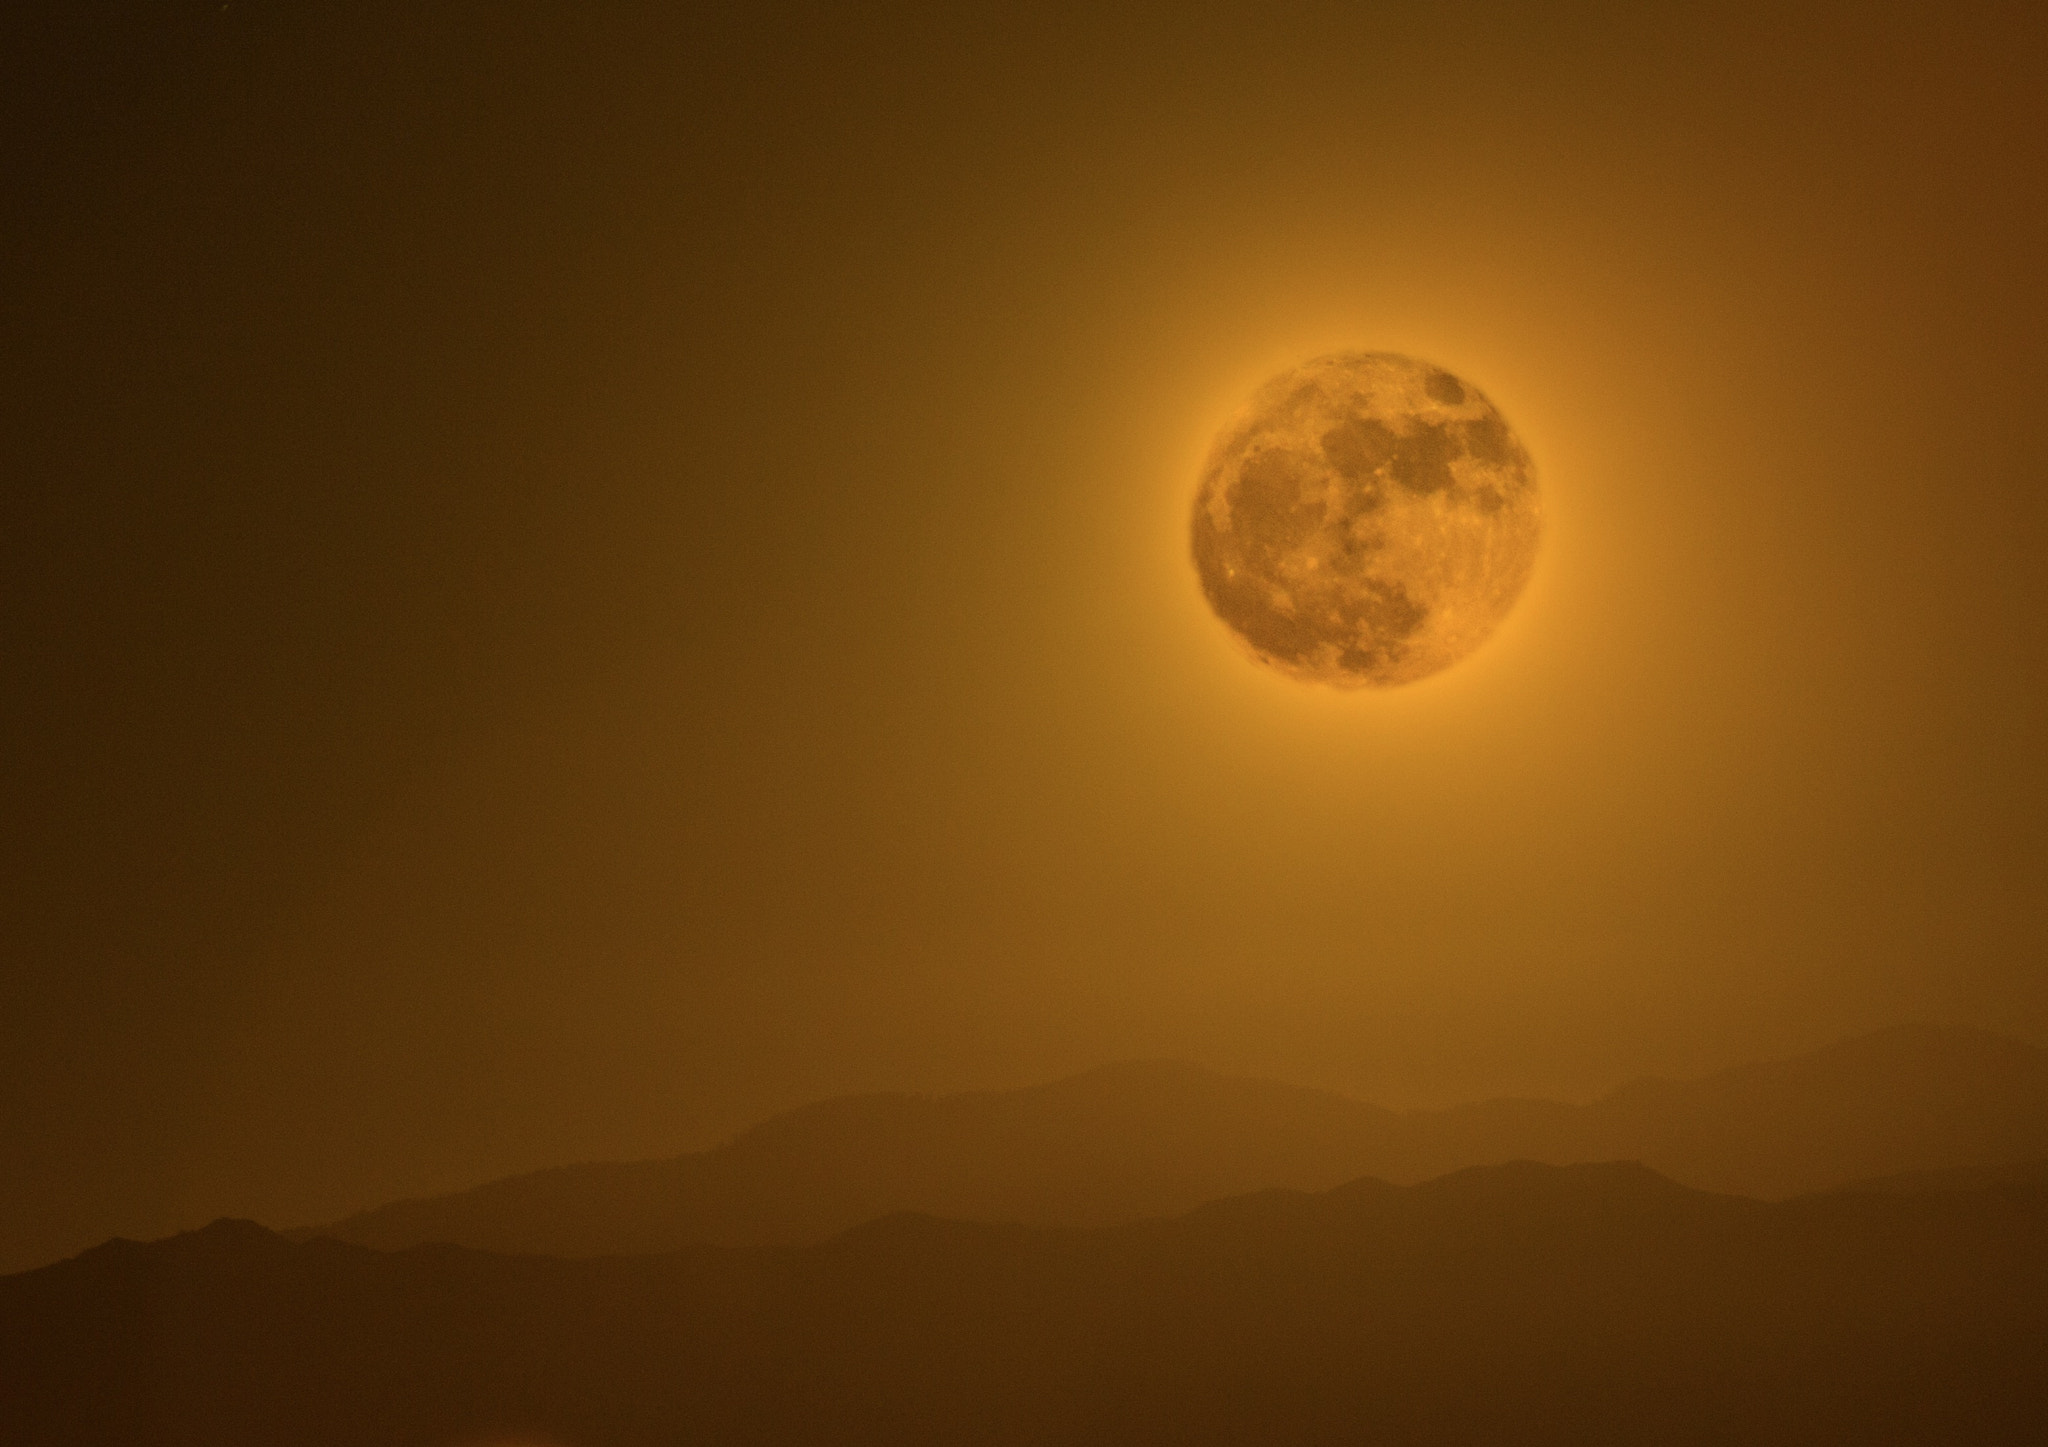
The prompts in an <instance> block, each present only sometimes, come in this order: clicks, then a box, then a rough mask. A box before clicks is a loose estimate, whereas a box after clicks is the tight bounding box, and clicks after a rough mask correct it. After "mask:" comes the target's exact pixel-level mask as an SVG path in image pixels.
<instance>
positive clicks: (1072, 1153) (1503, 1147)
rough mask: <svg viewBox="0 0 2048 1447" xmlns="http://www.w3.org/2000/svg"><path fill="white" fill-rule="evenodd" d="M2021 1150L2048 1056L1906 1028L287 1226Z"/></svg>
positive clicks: (1006, 1102)
mask: <svg viewBox="0 0 2048 1447" xmlns="http://www.w3.org/2000/svg"><path fill="white" fill-rule="evenodd" d="M2042 1157H2048V1051H2043V1050H2040V1049H2037V1048H2035V1047H2033V1046H2030V1045H2026V1044H2022V1043H2020V1042H2018V1041H2014V1040H2007V1039H2003V1038H2001V1037H1999V1036H1995V1035H1989V1034H1984V1033H1981V1032H1977V1031H1969V1030H1954V1029H1937V1028H1933V1027H1927V1026H1904V1027H1899V1028H1895V1029H1891V1030H1885V1031H1881V1032H1879V1033H1877V1034H1873V1035H1866V1036H1863V1037H1860V1038H1858V1039H1854V1040H1849V1041H1845V1042H1842V1043H1840V1044H1837V1045H1834V1046H1831V1047H1828V1048H1826V1049H1823V1050H1820V1051H1816V1052H1814V1053H1812V1054H1809V1055H1804V1056H1800V1057H1798V1058H1796V1059H1791V1060H1784V1061H1776V1062H1771V1063H1768V1064H1761V1065H1749V1066H1743V1067H1739V1068H1736V1069H1732V1070H1725V1071H1721V1072H1719V1073H1718V1074H1714V1075H1709V1076H1706V1077H1704V1078H1702V1079H1697V1080H1689V1081H1666V1080H1645V1081H1639V1082H1636V1083H1635V1084H1632V1085H1628V1086H1624V1087H1622V1088H1621V1089H1619V1090H1616V1091H1614V1092H1612V1093H1611V1094H1609V1095H1607V1096H1605V1097H1602V1098H1601V1099H1599V1100H1596V1101H1593V1102H1591V1103H1590V1104H1585V1105H1567V1104H1561V1103H1558V1102H1552V1101H1532V1100H1496V1101H1489V1102H1485V1103H1482V1104H1475V1105H1465V1106H1458V1107H1454V1108H1451V1109H1447V1110H1422V1111H1405V1112H1397V1111H1392V1110H1386V1109H1382V1108H1380V1107H1377V1106H1372V1105H1367V1104H1364V1103H1362V1102H1359V1101H1355V1100H1349V1099H1346V1098H1345V1097H1343V1096H1339V1095H1334V1094H1331V1093H1329V1092H1327V1091H1319V1090H1310V1089H1305V1088H1301V1087H1297V1086H1289V1085H1281V1084H1277V1083H1274V1082H1272V1081H1263V1080H1247V1079H1239V1078H1234V1077H1230V1076H1223V1075H1217V1074H1213V1073H1211V1072H1208V1071H1205V1070H1201V1069H1198V1068H1197V1067H1194V1066H1191V1065H1181V1064H1173V1063H1140V1064H1127V1065H1117V1066H1110V1067H1106V1068H1104V1069H1100V1070H1094V1071H1090V1072H1088V1073H1087V1074H1084V1075H1079V1076H1075V1077H1073V1078H1071V1079H1067V1080H1062V1081H1058V1082H1056V1083H1053V1084H1050V1085H1042V1086H1034V1087H1031V1088H1028V1089H1022V1090H1007V1091H987V1092H978V1093H971V1094H961V1095H948V1096H939V1097H919V1096H910V1095H871V1096H856V1097H851V1098H846V1099H840V1100H831V1101H825V1102H823V1103H820V1104H817V1105H812V1106H807V1107H804V1108H802V1109H799V1110H795V1111H791V1112H790V1113H788V1114H786V1115H782V1116H778V1117H776V1118H775V1119H773V1120H770V1121H768V1122H766V1123H765V1124H763V1125H760V1126H757V1127H755V1128H754V1129H752V1130H750V1131H747V1132H745V1133H744V1134H742V1135H740V1136H739V1137H737V1138H736V1139H734V1140H732V1141H730V1142H728V1143H726V1144H724V1145H722V1146H719V1147H717V1148H716V1149H713V1150H709V1151H703V1152H700V1153H697V1154H693V1155H686V1156H680V1157H676V1158H673V1159H669V1160H659V1161H640V1162H623V1163H611V1164H592V1165H577V1166H567V1167H562V1168H559V1169H555V1170H547V1171H541V1172H537V1173H534V1174H531V1175H523V1176H516V1177H512V1178H509V1179H506V1180H501V1181H496V1182H493V1183H491V1184H489V1185H484V1186H479V1187H477V1188H475V1189H473V1190H469V1191H464V1192H461V1193H458V1194H455V1195H449V1196H440V1197H434V1198H430V1199H424V1200H414V1201H403V1202H398V1203H396V1204H393V1205H388V1206H383V1207H380V1208H378V1209H376V1210H372V1211H367V1212H364V1213H362V1214H360V1215H356V1216H352V1217H349V1218H348V1219H346V1220H343V1221H339V1222H336V1223H333V1224H331V1225H326V1226H321V1227H311V1228H306V1229H304V1230H301V1231H297V1232H294V1233H292V1234H293V1235H294V1236H295V1237H296V1238H298V1239H306V1238H308V1237H311V1236H314V1235H324V1236H330V1237H333V1238H335V1239H337V1240H345V1241H353V1242H356V1243H358V1244H361V1245H366V1246H375V1247H378V1248H381V1249H386V1250H391V1249H397V1248H400V1247H404V1246H412V1245H418V1244H422V1243H425V1242H436V1241H438V1242H450V1243H455V1244H459V1245H465V1246H472V1247H476V1248H478V1249H482V1250H489V1251H503V1252H525V1253H533V1254H540V1255H558V1256H589V1255H604V1254H613V1253H644V1252H656V1251H665V1250H673V1249H677V1248H681V1247H684V1246H689V1245H700V1244H715V1245H733V1246H740V1245H796V1244H805V1243H814V1242H818V1241H822V1240H824V1239H826V1238H827V1237H830V1236H831V1235H833V1234H834V1233H836V1232H839V1231H843V1230H845V1229H847V1228H849V1227H851V1226H854V1225H857V1224H859V1223H860V1222H863V1221H867V1220H872V1219H874V1218H875V1217H878V1216H882V1215H886V1214H889V1213H891V1212H895V1211H905V1210H909V1211H922V1212H926V1213H929V1214H932V1215H939V1216H946V1217H954V1218H960V1219H966V1220H980V1221H1009V1222H1018V1223H1023V1224H1028V1225H1042V1226H1098V1225H1108V1224H1113V1223H1116V1222H1120V1221H1133V1220H1139V1219H1143V1218H1146V1217H1152V1216H1165V1215H1173V1214H1176V1213H1179V1212H1183V1211H1188V1210H1191V1209H1193V1208H1194V1207H1195V1206H1197V1205H1199V1204H1201V1203H1202V1202H1204V1201H1210V1200H1215V1199H1218V1198H1220V1197H1224V1196H1231V1195H1237V1194H1241V1193H1244V1192H1249V1191H1256V1190H1261V1189H1264V1188H1268V1187H1287V1188H1291V1189H1295V1190H1306V1191H1320V1190H1326V1189H1328V1188H1330V1187H1332V1186H1335V1185H1337V1184H1338V1183H1340V1182H1342V1181H1347V1180H1351V1179H1354V1178H1356V1177H1360V1176H1373V1177H1378V1178H1381V1179H1385V1180H1390V1181H1396V1182H1415V1181H1421V1180H1426V1179H1430V1178H1432V1177H1435V1176H1439V1175H1443V1174H1445V1173H1447V1172H1450V1171H1455V1170H1459V1169H1461V1168H1464V1167H1467V1166H1474V1165H1490V1164H1497V1163H1500V1162H1503V1161H1509V1160H1534V1161H1544V1162H1549V1163H1551V1164H1557V1165H1568V1164H1573V1163H1577V1162H1588V1161H1606V1160H1619V1159H1628V1160H1641V1161H1643V1162H1645V1163H1647V1164H1648V1165H1650V1166H1652V1167H1654V1168H1655V1169H1656V1170H1658V1171H1660V1172H1662V1173H1664V1174H1665V1175H1667V1176H1669V1177H1671V1178H1672V1179H1674V1180H1676V1181H1679V1182H1682V1183H1684V1184H1686V1185H1691V1186H1696V1187H1699V1188H1701V1189H1704V1190H1711V1191H1719V1192H1726V1193H1733V1194H1740V1195H1749V1196H1757V1197H1762V1198H1766V1199H1780V1198H1784V1197H1788V1196H1792V1195H1797V1194H1802V1193H1807V1192H1812V1191H1818V1190H1825V1189H1828V1188H1831V1187H1834V1186H1838V1185H1841V1184H1844V1183H1846V1182H1850V1181H1854V1180H1862V1179H1870V1178H1875V1177H1879V1176H1885V1175H1892V1174H1897V1173H1900V1172H1907V1171H1926V1170H1946V1169H1958V1168H1984V1167H1998V1166H2004V1165H2007V1164H2009V1163H2012V1162H2016V1161H2023V1160H2029V1159H2039V1158H2042Z"/></svg>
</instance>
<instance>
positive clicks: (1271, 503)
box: [1190, 352, 1541, 687]
mask: <svg viewBox="0 0 2048 1447" xmlns="http://www.w3.org/2000/svg"><path fill="white" fill-rule="evenodd" d="M1540 534H1541V506H1540V499H1539V496H1538V493H1537V488H1536V481H1535V470H1534V466H1533V464H1532V463H1531V461H1530V458H1529V454H1528V452H1527V450H1526V449H1525V448H1524V447H1523V446H1522V444H1521V442H1520V440H1519V439H1518V438H1516V436H1515V434H1514V431H1513V429H1511V428H1510V427H1509V426H1508V425H1507V422H1506V420H1505V419H1503V418H1502V417H1501V415H1500V413H1499V412H1498V411H1497V410H1495V408H1494V406H1493V404H1492V403H1491V402H1490V401H1488V400H1487V399H1486V397H1485V396H1484V395H1483V394H1482V393H1481V392H1480V391H1479V390H1478V389H1477V388H1475V387H1473V386H1472V385H1471V384H1470V383H1468V382H1466V381H1464V380H1463V379H1461V378H1459V377H1456V376H1454V375H1452V374H1451V373H1449V372H1447V371H1445V370H1443V369H1442V368H1440V367H1433V366H1430V365H1428V364H1426V363H1423V362H1418V361H1416V360H1414V359H1413V358H1409V357H1404V356H1399V355H1396V354H1394V353H1390V352H1346V353H1339V354H1336V355H1333V356H1327V357H1319V358H1317V359H1315V360H1314V361H1311V362H1307V363H1304V364H1303V365H1302V366H1300V367H1297V368H1295V369H1294V370H1292V371H1290V372H1286V373H1283V374H1282V375H1281V376H1279V377H1276V378H1274V379H1273V380H1272V381H1271V382H1269V383H1267V384H1266V386H1264V387H1263V388H1261V389H1260V390H1259V392H1258V394H1257V395H1256V396H1254V397H1253V399H1252V400H1251V402H1250V403H1249V404H1248V405H1247V406H1246V407H1245V409H1244V411H1243V412H1242V413H1241V414H1240V415H1239V416H1238V417H1237V418H1236V419H1235V420H1234V421H1233V422H1232V423H1231V425H1230V426H1229V427H1227V428H1226V429H1225V430H1224V432H1223V434H1222V435H1221V436H1220V437H1219V438H1218V439H1217V441H1216V445H1215V447H1214V448H1213V449H1212V450H1211V453H1210V456H1209V459H1208V462H1207V464H1206V465H1205V467H1204V468H1203V471H1202V477H1201V483H1200V486H1199V488H1198V490H1197V493H1196V497H1195V507H1194V517H1193V526H1192V533H1191V539H1190V541H1191V545H1192V551H1193V557H1194V563H1195V570H1196V573H1197V574H1198V575H1199V577H1200V579H1201V584H1202V591H1203V593H1204V595H1205V596H1206V597H1207V598H1208V600H1209V604H1210V606H1211V607H1212V608H1213V609H1214V610H1215V612H1216V614H1217V616H1218V617H1219V618H1221V619H1222V620H1223V622H1224V623H1225V624H1227V625H1228V626H1229V627H1230V629H1231V630H1232V632H1234V633H1235V634H1236V635H1237V637H1238V638H1239V639H1240V640H1241V641H1242V643H1243V644H1244V645H1245V646H1246V647H1247V648H1248V649H1249V650H1250V651H1251V652H1252V654H1253V655H1254V656H1255V657H1257V658H1258V659H1260V660H1261V661H1262V662H1264V663H1267V664H1269V665H1271V666H1273V667H1276V668H1278V669H1280V670H1281V671H1283V672H1285V673H1288V674H1290V675H1292V676H1294V677H1296V678H1300V679H1303V680H1305V681H1312V682H1318V683H1326V684H1332V685H1335V686H1338V687H1363V686H1369V685H1382V686H1384V685H1390V684H1399V683H1407V682H1411V681H1413V680H1415V679H1418V678H1424V677H1427V676H1428V675H1430V674H1432V673H1435V672H1437V671H1439V670H1440V669H1443V668H1446V667H1449V666H1450V665H1451V664H1453V663H1455V662H1457V661H1458V660H1459V659H1461V658H1463V657H1465V656H1466V655H1467V654H1469V653H1470V652H1471V651H1472V650H1473V649H1475V648H1477V647H1478V646H1479V645H1480V644H1481V643H1483V642H1484V641H1485V640H1486V638H1488V637H1489V636H1490V635H1491V634H1492V633H1493V631H1494V630H1495V628H1496V627H1498V626H1499V624H1500V621H1501V620H1502V619H1503V618H1504V617H1506V616H1507V613H1508V611H1509V610H1510V609H1511V608H1512V607H1513V606H1514V603H1515V600H1516V599H1517V598H1518V597H1519V596H1520V595H1521V592H1522V588H1523V586H1524V585H1525V584H1526V583H1527V581H1528V577H1529V573H1530V571H1531V570H1532V568H1533V566H1534V563H1535V555H1536V545H1537V542H1538V539H1539V537H1540Z"/></svg>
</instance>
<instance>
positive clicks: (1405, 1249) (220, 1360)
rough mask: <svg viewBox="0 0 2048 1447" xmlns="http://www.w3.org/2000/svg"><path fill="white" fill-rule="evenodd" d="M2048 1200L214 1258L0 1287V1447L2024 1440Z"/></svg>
mask: <svg viewBox="0 0 2048 1447" xmlns="http://www.w3.org/2000/svg"><path fill="white" fill-rule="evenodd" d="M2043 1361H2048V1193H2044V1191H2043V1190H2041V1189H2040V1188H2039V1187H2037V1186H2035V1187H2030V1186H2026V1185H2021V1184H2007V1185H2005V1186H2001V1187H1999V1188H1997V1189H1992V1190H1975V1191H1971V1190H1960V1191H1942V1192H1936V1193H1933V1194H1919V1195H1905V1194H1896V1193H1883V1192H1861V1193H1859V1192H1835V1193H1830V1194H1826V1195H1820V1196H1812V1197H1803V1198H1800V1199H1796V1200H1792V1201H1785V1202H1763V1201H1758V1200H1753V1199H1748V1198H1741V1197H1730V1196H1722V1195H1713V1194H1709V1193H1704V1192H1699V1191H1695V1190H1691V1189H1689V1188H1686V1187H1683V1186H1679V1185H1677V1184H1675V1183H1673V1182H1671V1181H1668V1180H1666V1179H1664V1178H1662V1177H1660V1176H1658V1175H1657V1174H1655V1173H1654V1172H1651V1171H1650V1170H1648V1169H1647V1168H1645V1167H1642V1166H1640V1165H1634V1164H1603V1165H1583V1166H1572V1167H1554V1166H1543V1165H1536V1164H1532V1163H1515V1164H1509V1165H1503V1166H1495V1167H1486V1168H1478V1169H1473V1170H1468V1171H1464V1172H1459V1173H1456V1174H1453V1175H1450V1176H1447V1177H1443V1178H1440V1179H1437V1180H1434V1181H1431V1182H1428V1183H1425V1184H1421V1185H1415V1186H1406V1187H1403V1186H1394V1185H1390V1184H1387V1183H1385V1182H1380V1181H1372V1180H1361V1181H1357V1182H1353V1183H1350V1184H1347V1185H1345V1186H1341V1187H1339V1188H1336V1189H1334V1190H1331V1191H1327V1192H1322V1193H1313V1194H1309V1193H1300V1192H1291V1191H1281V1190H1275V1191H1266V1192H1261V1193H1258V1194H1255V1195H1250V1196H1244V1197H1239V1198H1234V1199H1230V1200H1225V1201H1220V1202H1215V1203H1212V1204H1210V1205H1207V1206H1204V1207H1202V1208H1201V1209H1199V1210H1196V1211H1193V1212H1190V1213H1188V1214H1185V1215H1182V1216H1179V1217H1176V1218H1173V1219H1168V1220H1156V1221H1146V1222H1140V1223H1133V1224H1127V1225H1122V1226H1115V1227H1102V1228H1095V1229H1091V1230H1079V1229H1041V1228H1032V1227H1024V1226H1014V1225H1011V1226H1002V1225H989V1224H979V1223H964V1222H957V1221H948V1220H943V1219H939V1218H934V1217H930V1216H923V1215H915V1214H908V1213H905V1214H896V1215H891V1216H886V1217H883V1218H880V1219H878V1220H875V1221H871V1222H869V1223H867V1224H865V1225H863V1226H861V1227H859V1228H856V1229H855V1230H852V1231H849V1232H846V1233H843V1234H841V1235H839V1236H837V1237H835V1238H834V1239H832V1240H831V1241H829V1242H826V1243H823V1244H821V1245H816V1246H811V1247H803V1248H752V1249H744V1250H741V1249H727V1248H701V1249H698V1250H693V1251H687V1252H678V1253H671V1254H668V1255H663V1256H652V1257H609V1258H595V1259H583V1260H562V1259H550V1258H543V1257H533V1256H500V1255H493V1254H490V1253H482V1252H475V1251H470V1250H467V1249H464V1248H459V1247H451V1246H426V1247H415V1248H411V1249H408V1250H405V1251H400V1252H394V1253H385V1252H378V1251H374V1250H371V1249H368V1248H365V1247H360V1246H356V1245H352V1244H348V1243H343V1242H338V1241H333V1240H327V1239H319V1240H312V1241H306V1242H292V1241H289V1240H287V1239H286V1238H284V1237H282V1236H279V1235H276V1234H273V1233H271V1232H268V1231H265V1230H264V1229H262V1228H261V1227H259V1226H256V1225H254V1224H252V1223H248V1222H219V1223H216V1224H215V1225H213V1226H211V1227H208V1228H207V1229H205V1230H203V1231H199V1232H194V1233H191V1234H189V1235H186V1236H182V1237H177V1238H173V1239H171V1240H168V1241H162V1242H157V1243H154V1244H150V1245H138V1244H135V1243H132V1242H120V1241H117V1242H110V1243H108V1244H107V1245H105V1246H102V1247H99V1248H96V1249H95V1250H93V1251H90V1252H87V1253H85V1254H84V1255H83V1256H80V1257H77V1258H74V1259H73V1260H70V1261H67V1262H63V1263H60V1264H58V1265H55V1266H51V1267H45V1268H43V1269H41V1270H39V1271H34V1272H29V1273H25V1274H23V1275H19V1276H14V1277H8V1278H4V1279H0V1441H5V1442H8V1443H10V1444H13V1443H21V1444H32V1447H44V1444H57V1443H64V1444H72V1447H110V1444H117V1443H119V1444H129V1443H135V1444H141V1443H149V1444H152V1447H187V1444H189V1447H199V1444H205V1447H243V1444H248V1447H255V1444H259V1443H260V1444H263V1447H301V1444H303V1447H329V1444H332V1447H341V1444H351V1447H353V1444H360V1443H366V1442H377V1443H387V1444H393V1447H485V1444H496V1447H512V1444H532V1447H539V1444H548V1447H652V1444H655V1443H678V1442H699V1441H702V1442H718V1443H733V1444H755V1447H775V1444H783V1443H792V1444H793V1443H805V1444H813V1447H816V1444H866V1443H890V1444H920V1443H934V1444H936V1443H946V1444H956V1443H969V1442H972V1443H983V1442H986V1443H1063V1444H1065V1443H1071V1444H1098V1443H1099V1444H1105V1447H1107V1444H1112V1443H1114V1444H1120V1447H1122V1444H1132V1443H1155V1442H1157V1443H1180V1444H1209V1443H1216V1444H1222V1443H1233V1444H1236V1443H1248V1442H1276V1443H1288V1444H1310V1447H1313V1444H1321V1443H1347V1444H1348V1443H1356V1442H1361V1441H1372V1442H1398V1443H1409V1444H1425V1443H1430V1444H1434V1443H1495V1442H1503V1443H1505V1442H1512V1443H1516V1444H1525V1447H1544V1444H1552V1443H1556V1444H1563V1443H1584V1442H1606V1443H1697V1444H1721V1443H1729V1442H1742V1443H1772V1444H1774V1443H1787V1444H1790V1443H1800V1444H1807V1447H1810V1444H1815V1443H1858V1444H1868V1443H1905V1442H1914V1443H1934V1442H1970V1443H1973V1444H1990V1443H2014V1444H2017V1443H2022V1442H2027V1443H2032V1442H2039V1441H2042V1440H2048V1385H2044V1379H2043V1377H2042V1374H2041V1363H2042V1362H2043Z"/></svg>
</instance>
